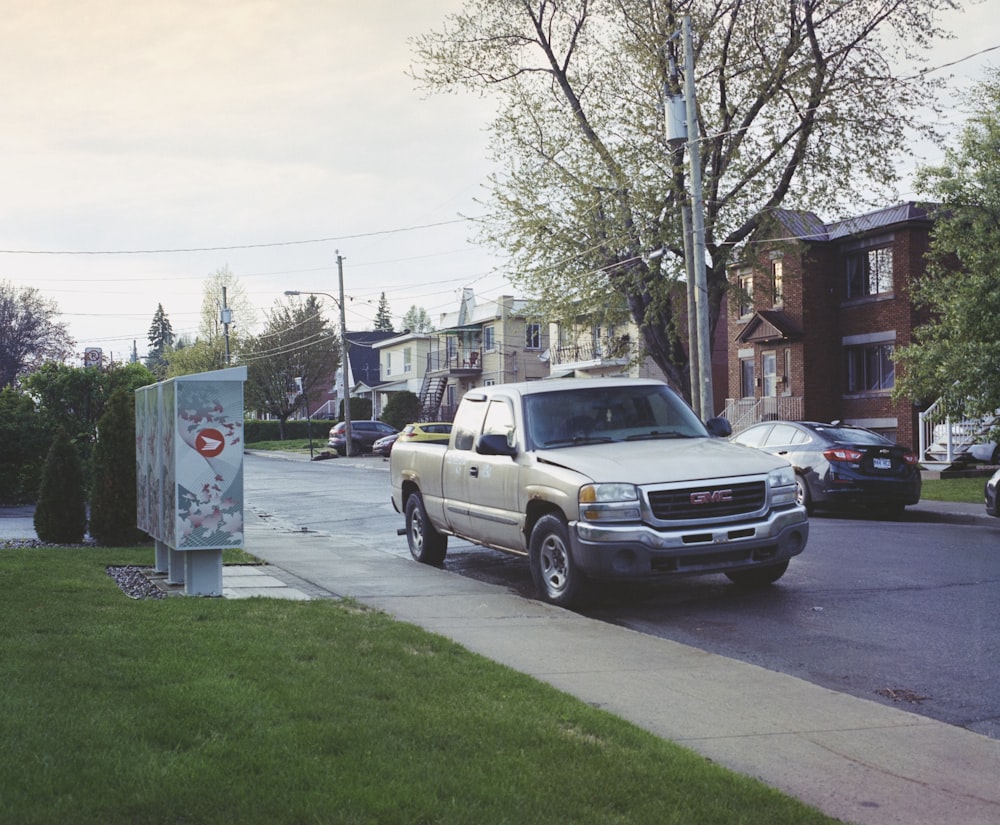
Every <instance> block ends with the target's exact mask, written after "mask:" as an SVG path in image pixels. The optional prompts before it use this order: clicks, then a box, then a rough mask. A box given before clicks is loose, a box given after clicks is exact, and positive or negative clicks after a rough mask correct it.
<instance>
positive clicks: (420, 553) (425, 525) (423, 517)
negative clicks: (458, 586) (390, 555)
mask: <svg viewBox="0 0 1000 825" xmlns="http://www.w3.org/2000/svg"><path fill="white" fill-rule="evenodd" d="M406 543H407V544H408V545H409V546H410V555H411V556H413V558H415V559H416V560H417V561H419V562H420V563H421V564H433V565H440V564H441V562H443V561H444V557H445V554H446V553H447V552H448V537H447V536H444V535H441V533H439V532H438V531H437V530H435V529H434V527H433V525H432V524H431V523H430V521H429V520H428V519H427V510H426V509H425V508H424V500H423V498H421V496H420V493H414V494H413V495H411V496H410V497H409V498H408V499H407V500H406Z"/></svg>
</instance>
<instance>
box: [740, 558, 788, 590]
mask: <svg viewBox="0 0 1000 825" xmlns="http://www.w3.org/2000/svg"><path fill="white" fill-rule="evenodd" d="M787 569H788V562H787V561H783V562H780V563H779V564H769V565H768V566H767V567H753V568H751V569H750V570H734V571H733V572H732V573H726V576H727V577H728V578H729V581H731V582H732V583H733V584H738V585H739V586H740V587H748V588H751V587H766V586H767V585H769V584H774V583H775V582H776V581H777V580H778V579H780V578H781V577H782V576H784V575H785V571H786V570H787Z"/></svg>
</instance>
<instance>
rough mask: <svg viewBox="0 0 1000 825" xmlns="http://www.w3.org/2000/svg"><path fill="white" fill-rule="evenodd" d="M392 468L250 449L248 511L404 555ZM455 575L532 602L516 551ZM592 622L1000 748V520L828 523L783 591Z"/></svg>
mask: <svg viewBox="0 0 1000 825" xmlns="http://www.w3.org/2000/svg"><path fill="white" fill-rule="evenodd" d="M387 470H388V463H387V462H384V461H382V460H381V459H377V458H366V459H361V460H359V461H347V460H340V459H337V460H331V461H323V462H311V463H306V462H292V461H287V460H281V459H275V458H263V457H258V456H254V455H248V456H247V459H246V464H245V467H244V472H245V486H246V502H247V506H248V507H249V508H250V509H251V510H254V511H256V512H258V513H261V514H265V513H266V514H268V515H269V517H270V518H272V519H274V520H275V521H277V522H279V523H280V524H282V525H284V526H287V527H288V528H290V529H293V530H302V529H304V530H309V531H317V532H328V533H331V534H335V535H339V536H344V537H350V538H352V539H354V540H355V541H357V543H358V544H359V545H361V546H365V547H372V548H373V549H379V550H383V551H385V550H388V551H390V552H393V553H397V554H399V555H404V556H405V555H408V551H407V547H406V541H405V539H404V538H403V537H401V536H397V535H396V530H397V528H399V527H401V526H402V524H403V520H402V517H401V516H399V515H398V514H396V513H395V512H394V511H393V509H392V506H391V504H390V503H389V480H388V472H387ZM250 549H251V550H252V548H250ZM445 566H446V568H447V569H449V570H452V571H454V572H456V573H459V574H462V575H467V576H472V577H475V578H477V579H482V580H486V581H490V582H493V583H496V584H499V585H502V586H506V587H508V588H511V589H513V590H515V591H517V592H519V593H523V594H524V595H533V591H532V587H531V579H530V575H529V573H528V569H527V564H526V562H525V561H524V560H522V559H518V558H516V557H510V556H506V555H504V554H501V553H495V552H492V551H486V550H482V549H480V548H476V547H472V546H471V545H468V544H466V543H464V542H456V541H452V542H451V543H450V545H449V553H448V557H447V560H446V562H445ZM585 612H586V613H587V614H588V615H590V616H592V617H594V618H598V619H601V620H603V621H607V622H610V623H615V624H620V625H623V626H627V627H630V628H633V629H635V630H638V631H640V632H643V633H648V634H653V635H657V636H661V637H664V638H669V639H673V640H675V641H678V642H682V643H684V644H689V645H693V646H695V647H698V648H701V649H703V650H707V651H710V652H712V653H718V654H721V655H724V656H728V657H731V658H736V659H741V660H744V661H748V662H753V663H755V664H758V665H761V666H763V667H766V668H769V669H771V670H776V671H780V672H783V673H788V674H791V675H795V676H798V677H801V678H803V679H806V680H808V681H810V682H813V683H815V684H819V685H822V686H824V687H828V688H831V689H833V690H837V691H842V692H846V693H849V694H852V695H855V696H860V697H864V698H868V699H872V700H875V701H879V702H883V703H885V704H890V705H895V706H897V707H903V708H905V709H907V710H910V711H913V712H915V713H919V714H923V715H926V716H929V717H931V718H934V719H938V720H940V721H944V722H947V723H949V724H954V725H959V726H962V727H966V728H969V729H971V730H975V731H978V732H980V733H983V734H986V735H988V736H991V737H994V738H1000V524H998V526H997V527H992V526H982V525H955V524H947V523H917V522H912V523H911V522H906V521H904V522H888V521H880V520H876V519H864V518H845V517H823V516H817V517H815V518H813V519H812V520H811V534H810V540H809V546H808V547H807V548H806V551H805V552H804V553H803V554H802V555H801V556H799V557H797V558H796V559H793V561H792V564H791V565H790V567H789V570H788V573H787V574H786V575H785V576H784V578H782V579H781V581H780V582H778V583H777V584H776V585H773V586H771V587H769V588H765V589H763V590H760V591H754V592H747V591H743V590H740V589H739V588H736V587H734V586H733V585H731V584H730V583H729V582H728V580H727V579H726V578H725V577H723V576H707V577H698V578H691V579H684V580H679V581H673V582H669V583H666V584H659V585H656V586H651V587H612V588H608V589H607V590H606V592H605V594H604V596H603V598H602V599H601V600H600V601H599V603H597V604H596V605H595V606H593V607H592V608H590V609H588V610H587V611H585Z"/></svg>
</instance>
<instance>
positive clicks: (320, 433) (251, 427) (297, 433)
mask: <svg viewBox="0 0 1000 825" xmlns="http://www.w3.org/2000/svg"><path fill="white" fill-rule="evenodd" d="M336 423H337V422H336V421H329V420H327V419H325V418H322V419H321V418H314V419H313V420H312V421H311V422H309V421H306V420H305V419H304V418H303V419H298V418H296V419H289V420H288V421H286V422H285V438H286V439H288V438H306V437H308V435H309V432H310V430H311V431H312V437H313V438H314V439H315V440H317V441H326V437H327V435H328V434H329V432H330V427H332V426H333V425H334V424H336ZM243 438H244V440H245V441H246V443H247V444H255V443H256V442H258V441H280V440H281V435H280V434H279V429H278V421H277V419H269V420H267V421H262V420H258V419H253V418H250V419H247V420H246V421H244V422H243Z"/></svg>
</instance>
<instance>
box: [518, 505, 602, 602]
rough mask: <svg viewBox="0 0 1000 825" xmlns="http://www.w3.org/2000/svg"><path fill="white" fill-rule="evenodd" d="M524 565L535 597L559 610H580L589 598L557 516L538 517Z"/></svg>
mask: <svg viewBox="0 0 1000 825" xmlns="http://www.w3.org/2000/svg"><path fill="white" fill-rule="evenodd" d="M528 561H529V564H530V566H531V578H532V579H533V580H534V582H535V587H536V588H538V592H539V595H540V596H541V597H542V598H543V599H545V601H547V602H549V603H550V604H555V605H558V606H559V607H571V606H580V605H581V604H583V603H584V602H585V601H586V600H587V597H588V595H589V594H590V590H591V587H590V581H589V580H588V579H587V578H586V576H584V575H583V573H582V572H581V571H580V568H579V567H577V566H576V563H575V562H574V561H573V556H572V554H571V553H570V541H569V528H567V526H566V522H565V521H563V519H562V518H561V517H560V516H557V515H551V514H550V515H547V516H542V517H541V518H540V519H539V520H538V523H537V524H536V525H535V529H534V530H532V531H531V543H530V546H529V555H528Z"/></svg>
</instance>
